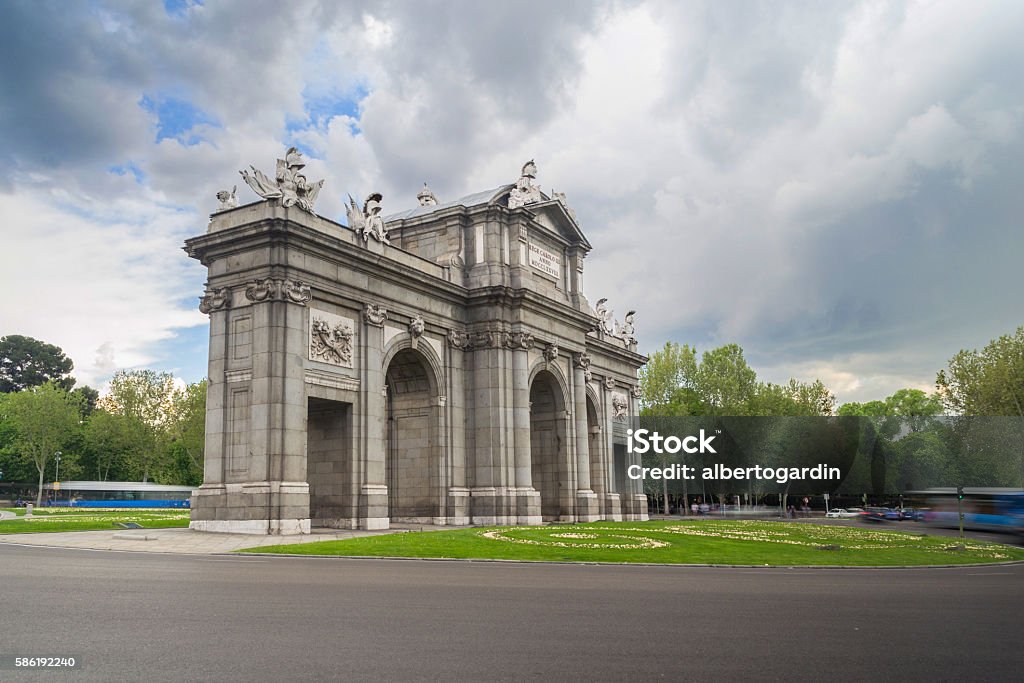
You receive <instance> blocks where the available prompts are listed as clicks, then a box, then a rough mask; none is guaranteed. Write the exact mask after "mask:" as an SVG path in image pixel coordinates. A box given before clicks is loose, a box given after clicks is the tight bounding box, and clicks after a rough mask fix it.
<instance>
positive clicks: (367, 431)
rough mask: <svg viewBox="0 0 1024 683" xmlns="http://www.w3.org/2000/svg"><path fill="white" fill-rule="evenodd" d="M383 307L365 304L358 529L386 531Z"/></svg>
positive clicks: (385, 318)
mask: <svg viewBox="0 0 1024 683" xmlns="http://www.w3.org/2000/svg"><path fill="white" fill-rule="evenodd" d="M387 317H388V312H387V310H385V309H384V308H383V307H382V306H376V305H374V304H366V306H365V308H364V309H363V334H362V337H363V349H362V350H363V354H362V361H363V368H362V376H363V386H362V387H361V389H362V399H363V420H364V426H363V428H364V432H363V444H362V446H363V448H362V459H363V468H362V470H363V478H362V484H361V486H360V489H359V528H360V529H387V528H388V527H389V526H390V524H391V520H390V517H389V515H388V487H387V480H386V469H385V468H386V464H385V461H386V458H387V440H386V438H385V434H384V427H385V422H386V417H387V416H386V415H385V414H384V413H385V411H386V396H385V393H384V392H385V388H384V368H383V362H384V359H383V357H382V354H383V350H384V321H385V320H387Z"/></svg>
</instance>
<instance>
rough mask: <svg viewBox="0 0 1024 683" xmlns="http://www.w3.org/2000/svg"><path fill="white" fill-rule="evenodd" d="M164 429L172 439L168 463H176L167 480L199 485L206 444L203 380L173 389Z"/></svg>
mask: <svg viewBox="0 0 1024 683" xmlns="http://www.w3.org/2000/svg"><path fill="white" fill-rule="evenodd" d="M167 428H168V432H169V434H170V438H171V440H172V448H171V452H170V456H171V457H170V458H169V462H170V463H171V464H172V465H174V464H175V463H177V464H176V465H174V467H173V471H172V472H171V473H170V474H171V476H170V478H171V479H172V480H173V481H176V482H180V483H183V484H193V483H194V484H199V483H202V478H203V449H204V448H205V445H206V380H205V379H204V380H203V381H201V382H196V383H195V384H189V385H188V386H187V387H185V388H183V389H177V390H175V392H174V393H173V395H172V396H171V406H170V412H169V416H168V421H167ZM182 456H183V457H182ZM197 479H198V481H197Z"/></svg>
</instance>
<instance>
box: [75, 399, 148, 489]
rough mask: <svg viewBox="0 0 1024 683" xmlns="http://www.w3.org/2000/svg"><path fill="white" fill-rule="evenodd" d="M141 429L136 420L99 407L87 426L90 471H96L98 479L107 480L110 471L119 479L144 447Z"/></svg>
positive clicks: (86, 464)
mask: <svg viewBox="0 0 1024 683" xmlns="http://www.w3.org/2000/svg"><path fill="white" fill-rule="evenodd" d="M139 431H140V430H139V428H138V427H137V426H136V425H135V424H134V423H133V419H132V418H130V417H126V416H124V415H120V414H117V413H108V412H107V411H105V410H96V411H94V412H93V414H92V415H91V416H90V417H89V421H88V423H87V424H86V426H85V447H86V453H87V455H88V459H87V462H86V463H85V466H86V469H87V471H88V472H90V473H92V472H95V476H96V480H97V481H107V479H108V478H109V477H110V474H111V471H113V472H114V475H115V476H114V479H115V480H116V479H118V478H119V475H121V474H122V473H123V472H124V470H125V467H126V465H127V463H130V462H134V461H136V460H137V457H136V455H135V451H136V450H137V449H138V448H139V447H140V446H141V444H140V443H139V441H138V434H139Z"/></svg>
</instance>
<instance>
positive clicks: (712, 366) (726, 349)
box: [694, 344, 757, 415]
mask: <svg viewBox="0 0 1024 683" xmlns="http://www.w3.org/2000/svg"><path fill="white" fill-rule="evenodd" d="M694 385H695V386H694V388H695V389H696V391H697V395H698V396H699V397H700V400H701V402H702V403H703V404H704V407H705V414H707V415H750V414H751V412H752V408H753V405H754V400H755V397H756V394H757V373H756V372H755V371H754V370H753V368H751V367H750V366H749V365H747V361H746V359H745V358H744V357H743V349H742V348H740V346H739V345H738V344H726V345H725V346H720V347H718V348H717V349H712V350H711V351H705V352H704V354H703V355H702V356H701V359H700V365H699V366H698V367H697V374H696V378H695V381H694Z"/></svg>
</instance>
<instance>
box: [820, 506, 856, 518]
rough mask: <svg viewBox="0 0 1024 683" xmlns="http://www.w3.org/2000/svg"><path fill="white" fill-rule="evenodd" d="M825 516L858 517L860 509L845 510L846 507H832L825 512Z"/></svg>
mask: <svg viewBox="0 0 1024 683" xmlns="http://www.w3.org/2000/svg"><path fill="white" fill-rule="evenodd" d="M825 516H826V517H828V518H830V519H850V518H852V517H859V516H860V511H856V510H847V509H846V508H832V509H831V510H829V511H828V512H826V513H825Z"/></svg>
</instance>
